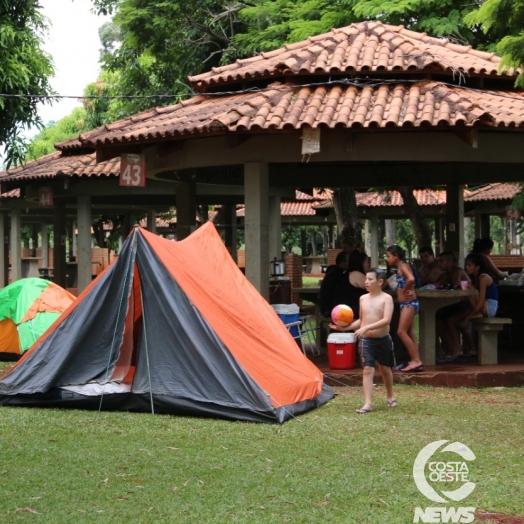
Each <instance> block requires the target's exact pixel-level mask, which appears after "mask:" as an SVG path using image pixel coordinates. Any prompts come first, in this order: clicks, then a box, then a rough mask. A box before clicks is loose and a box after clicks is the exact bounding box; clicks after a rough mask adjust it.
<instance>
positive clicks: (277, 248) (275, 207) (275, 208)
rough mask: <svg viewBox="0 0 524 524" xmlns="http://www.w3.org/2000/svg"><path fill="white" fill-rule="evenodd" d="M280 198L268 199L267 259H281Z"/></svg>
mask: <svg viewBox="0 0 524 524" xmlns="http://www.w3.org/2000/svg"><path fill="white" fill-rule="evenodd" d="M280 202H281V198H280V197H277V196H272V197H269V203H268V213H269V259H270V260H273V258H275V257H277V259H278V260H280V259H281V258H282V215H281V211H280Z"/></svg>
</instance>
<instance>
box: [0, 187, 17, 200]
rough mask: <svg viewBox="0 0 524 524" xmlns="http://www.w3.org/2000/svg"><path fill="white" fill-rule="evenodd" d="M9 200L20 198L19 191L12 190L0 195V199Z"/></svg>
mask: <svg viewBox="0 0 524 524" xmlns="http://www.w3.org/2000/svg"><path fill="white" fill-rule="evenodd" d="M10 198H20V189H19V188H17V189H12V190H11V191H6V192H5V193H2V194H1V195H0V199H5V200H7V199H10Z"/></svg>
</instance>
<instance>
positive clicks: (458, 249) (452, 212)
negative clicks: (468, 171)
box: [446, 184, 464, 264]
mask: <svg viewBox="0 0 524 524" xmlns="http://www.w3.org/2000/svg"><path fill="white" fill-rule="evenodd" d="M446 251H452V252H453V253H455V256H456V257H457V260H458V261H459V264H462V261H463V260H464V186H463V184H448V185H447V186H446Z"/></svg>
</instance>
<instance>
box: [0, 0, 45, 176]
mask: <svg viewBox="0 0 524 524" xmlns="http://www.w3.org/2000/svg"><path fill="white" fill-rule="evenodd" d="M38 9H39V6H38V2H37V0H16V1H13V0H0V93H1V94H2V95H4V96H0V145H3V147H4V150H5V152H6V161H7V166H8V167H9V166H10V165H11V164H12V163H17V162H20V161H22V160H23V158H24V155H25V144H24V141H23V139H22V138H21V137H20V132H21V131H22V130H23V129H24V128H29V127H31V126H35V125H41V120H40V118H39V116H38V105H39V103H40V99H39V98H26V97H25V96H23V97H20V98H18V97H16V96H13V95H28V94H32V95H48V94H50V93H51V87H50V85H49V82H48V78H49V77H50V76H51V75H52V74H53V66H52V61H51V58H50V57H49V56H48V55H47V54H46V53H45V52H44V51H43V50H42V48H41V45H42V37H43V35H44V32H45V31H46V28H47V26H46V21H45V18H44V17H43V16H42V15H41V14H40V12H39V11H38ZM5 95H7V96H5Z"/></svg>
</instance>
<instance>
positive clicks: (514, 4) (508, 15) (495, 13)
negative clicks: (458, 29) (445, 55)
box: [465, 0, 524, 87]
mask: <svg viewBox="0 0 524 524" xmlns="http://www.w3.org/2000/svg"><path fill="white" fill-rule="evenodd" d="M465 22H466V23H467V24H468V25H469V26H470V27H473V28H475V29H480V31H482V33H484V34H486V35H488V36H490V37H491V40H492V41H495V42H496V44H495V45H492V47H495V49H496V51H497V53H498V54H499V55H500V56H501V58H502V61H501V66H502V67H503V68H507V67H515V68H518V67H522V66H524V2H523V1H522V0H486V1H485V2H483V3H482V5H481V6H480V9H478V10H475V11H472V12H471V13H469V14H468V15H467V16H466V17H465ZM515 86H516V87H524V76H523V75H522V73H521V74H520V75H519V76H518V78H517V80H516V82H515Z"/></svg>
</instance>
